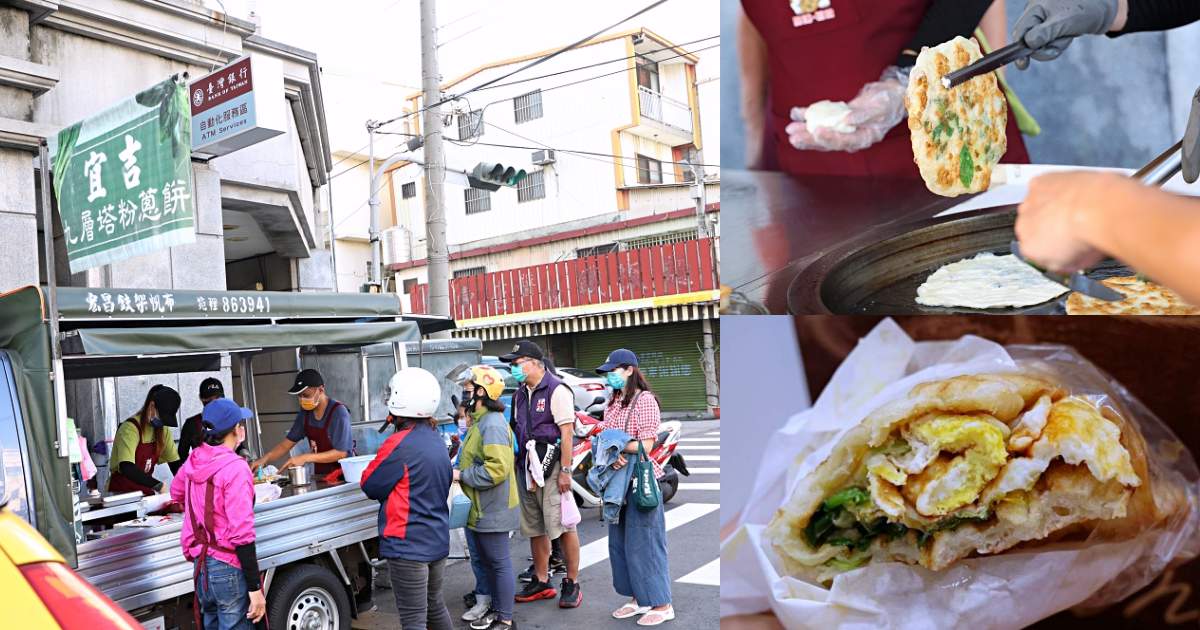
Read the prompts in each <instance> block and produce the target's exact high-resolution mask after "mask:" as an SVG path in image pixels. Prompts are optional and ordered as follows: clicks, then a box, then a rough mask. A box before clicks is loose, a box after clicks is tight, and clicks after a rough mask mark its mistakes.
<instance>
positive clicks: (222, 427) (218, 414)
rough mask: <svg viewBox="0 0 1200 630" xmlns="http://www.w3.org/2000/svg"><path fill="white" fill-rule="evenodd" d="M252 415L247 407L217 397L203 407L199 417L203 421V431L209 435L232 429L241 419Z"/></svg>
mask: <svg viewBox="0 0 1200 630" xmlns="http://www.w3.org/2000/svg"><path fill="white" fill-rule="evenodd" d="M253 415H254V413H253V412H251V411H250V410H249V409H246V408H245V407H239V406H238V404H237V403H235V402H233V401H232V400H229V399H228V398H219V399H217V400H214V401H212V402H210V403H208V405H206V406H205V407H204V411H203V412H202V413H201V414H200V419H201V420H203V421H204V424H205V425H206V426H205V429H204V430H205V432H206V433H208V434H209V435H220V434H222V433H225V432H226V431H228V430H230V429H232V428H233V427H234V425H236V424H237V423H239V422H241V421H242V420H249V419H250V418H251V417H252V416H253Z"/></svg>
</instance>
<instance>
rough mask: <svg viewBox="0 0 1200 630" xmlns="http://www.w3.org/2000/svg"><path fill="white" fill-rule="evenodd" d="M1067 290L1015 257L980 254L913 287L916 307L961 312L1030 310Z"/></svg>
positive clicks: (939, 270)
mask: <svg viewBox="0 0 1200 630" xmlns="http://www.w3.org/2000/svg"><path fill="white" fill-rule="evenodd" d="M1066 292H1067V288H1066V287H1064V286H1062V285H1061V284H1058V283H1057V282H1052V281H1050V280H1047V279H1046V278H1045V277H1044V276H1042V274H1040V273H1038V272H1037V270H1036V269H1034V268H1033V267H1030V266H1029V265H1027V264H1025V263H1024V262H1021V261H1020V260H1017V258H1016V257H1015V256H1011V255H1004V256H996V255H995V254H991V253H987V252H985V253H982V254H979V255H977V256H975V257H974V258H966V259H963V260H960V261H958V262H953V263H950V264H948V265H945V266H943V267H942V268H940V269H938V270H937V271H935V272H933V273H932V274H930V275H929V277H928V278H926V279H925V282H924V283H922V284H921V286H919V287H917V304H921V305H923V306H955V307H963V308H979V309H984V308H1001V307H1019V306H1032V305H1034V304H1041V303H1042V302H1046V301H1048V300H1052V299H1054V298H1056V297H1058V296H1060V295H1062V294H1063V293H1066Z"/></svg>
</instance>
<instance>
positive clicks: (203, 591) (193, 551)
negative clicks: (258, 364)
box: [171, 398, 267, 630]
mask: <svg viewBox="0 0 1200 630" xmlns="http://www.w3.org/2000/svg"><path fill="white" fill-rule="evenodd" d="M251 415H252V414H251V411H250V410H249V409H246V408H244V407H239V406H238V405H237V403H235V402H233V401H232V400H229V399H225V398H221V399H218V400H214V401H213V402H211V403H209V404H208V405H207V406H206V407H205V408H204V413H203V415H202V420H203V423H204V442H203V443H202V444H200V445H199V446H197V447H196V448H194V449H193V450H192V452H191V454H190V455H189V456H188V459H187V462H185V463H184V465H183V467H182V468H180V469H179V472H178V473H177V474H176V475H175V479H174V480H172V481H171V498H172V499H174V500H175V501H178V502H180V503H182V504H183V506H184V510H183V531H182V533H181V534H180V537H179V538H180V542H181V543H182V544H183V555H184V557H185V558H187V559H188V560H191V561H192V562H193V563H195V570H194V572H193V574H192V575H193V586H194V589H195V591H194V592H195V595H194V605H195V611H196V625H197V626H198V627H200V628H204V629H206V630H213V629H217V630H233V629H242V628H250V627H252V626H251V624H252V623H257V622H258V621H259V620H260V619H262V617H263V615H264V614H266V608H267V603H266V598H265V597H264V596H263V592H262V586H261V585H260V582H259V576H258V557H257V553H256V551H255V548H254V478H253V476H252V475H251V474H250V466H249V465H248V464H247V463H246V460H244V459H242V458H241V457H240V456H238V455H237V454H236V453H234V450H235V449H237V447H238V445H239V444H241V443H242V442H243V441H244V440H245V439H246V420H247V419H248V418H250V416H251Z"/></svg>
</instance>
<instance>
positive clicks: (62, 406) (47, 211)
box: [38, 138, 69, 457]
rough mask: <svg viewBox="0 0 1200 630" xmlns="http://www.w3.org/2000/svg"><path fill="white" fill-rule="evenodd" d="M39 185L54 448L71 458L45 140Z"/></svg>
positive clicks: (41, 155) (48, 157)
mask: <svg viewBox="0 0 1200 630" xmlns="http://www.w3.org/2000/svg"><path fill="white" fill-rule="evenodd" d="M38 171H39V173H38V182H39V185H40V187H41V202H42V247H43V249H44V250H45V253H44V255H43V257H42V261H43V262H44V263H45V265H46V268H45V271H46V306H47V310H49V313H48V315H49V320H50V363H51V372H50V380H51V386H53V387H54V426H55V427H56V428H57V431H58V439H57V440H56V441H55V446H56V447H57V449H58V456H59V457H67V456H68V453H69V451H68V445H67V435H68V434H69V432H68V431H67V392H66V388H65V387H64V385H63V365H62V346H61V345H60V344H59V340H58V295H57V292H58V285H57V282H56V281H55V280H56V277H55V276H56V275H57V273H56V265H55V261H54V208H53V206H52V205H51V199H50V149H49V147H48V146H47V145H46V140H45V139H44V138H43V139H42V141H41V142H40V143H39V144H38Z"/></svg>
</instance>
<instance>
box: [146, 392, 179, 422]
mask: <svg viewBox="0 0 1200 630" xmlns="http://www.w3.org/2000/svg"><path fill="white" fill-rule="evenodd" d="M150 402H152V403H154V408H155V409H157V410H158V417H159V418H160V419H162V421H163V424H166V425H167V426H171V427H177V426H179V420H178V418H179V403H180V400H179V392H177V391H175V390H174V389H171V388H170V387H167V386H166V385H155V386H154V387H151V388H150Z"/></svg>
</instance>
